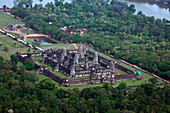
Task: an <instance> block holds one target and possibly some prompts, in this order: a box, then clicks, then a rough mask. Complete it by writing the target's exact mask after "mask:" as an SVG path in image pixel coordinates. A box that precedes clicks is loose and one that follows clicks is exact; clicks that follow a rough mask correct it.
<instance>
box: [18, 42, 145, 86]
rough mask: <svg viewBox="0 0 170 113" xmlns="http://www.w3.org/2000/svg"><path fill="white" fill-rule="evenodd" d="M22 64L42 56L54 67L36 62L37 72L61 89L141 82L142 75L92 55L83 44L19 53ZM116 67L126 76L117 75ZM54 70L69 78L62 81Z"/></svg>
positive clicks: (115, 62) (43, 61)
mask: <svg viewBox="0 0 170 113" xmlns="http://www.w3.org/2000/svg"><path fill="white" fill-rule="evenodd" d="M16 54H17V57H18V58H19V61H21V62H24V61H25V60H32V61H33V62H34V61H35V57H38V56H39V57H42V60H41V62H42V63H44V64H47V65H49V66H50V67H52V70H49V69H48V67H47V66H42V65H39V64H37V63H36V62H34V69H35V70H36V71H37V73H38V74H44V75H45V76H48V77H50V78H52V79H53V80H55V81H57V82H58V83H59V84H60V86H71V85H80V84H96V83H106V82H112V83H114V82H115V81H122V80H135V79H136V80H140V79H142V77H141V75H140V73H134V72H133V71H132V70H129V69H127V68H126V67H123V66H122V65H120V64H119V63H118V62H117V61H116V60H108V59H106V58H104V57H102V56H99V55H98V54H97V52H95V53H93V52H91V51H89V50H88V49H87V48H85V47H83V46H82V45H81V44H80V46H79V48H78V49H77V50H66V49H58V50H56V49H48V50H36V52H35V53H25V54H21V53H16ZM115 68H117V69H119V70H121V71H123V72H125V73H126V74H122V75H116V71H115ZM55 71H60V72H62V73H64V74H65V75H66V76H67V77H65V78H63V77H61V76H59V75H57V74H55V73H54V72H55Z"/></svg>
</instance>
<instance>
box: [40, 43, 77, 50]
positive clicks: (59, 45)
mask: <svg viewBox="0 0 170 113" xmlns="http://www.w3.org/2000/svg"><path fill="white" fill-rule="evenodd" d="M40 47H41V48H43V49H51V48H52V49H62V48H65V49H68V50H75V49H76V48H75V47H74V45H72V44H64V43H58V44H52V45H40Z"/></svg>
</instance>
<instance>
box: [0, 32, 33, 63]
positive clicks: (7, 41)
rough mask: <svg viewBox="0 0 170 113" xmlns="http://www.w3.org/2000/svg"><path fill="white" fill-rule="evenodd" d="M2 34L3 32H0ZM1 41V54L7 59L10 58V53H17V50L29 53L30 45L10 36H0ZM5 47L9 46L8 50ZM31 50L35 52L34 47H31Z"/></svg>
mask: <svg viewBox="0 0 170 113" xmlns="http://www.w3.org/2000/svg"><path fill="white" fill-rule="evenodd" d="M1 35H2V34H1V33H0V36H1ZM0 42H1V43H2V45H1V46H0V56H2V57H3V58H4V59H5V60H10V55H12V54H15V53H16V52H20V53H28V49H29V47H27V46H26V45H24V44H22V43H20V42H17V41H15V40H13V39H12V38H10V37H8V36H5V37H0ZM5 48H7V50H6V51H5ZM30 52H33V49H31V51H30Z"/></svg>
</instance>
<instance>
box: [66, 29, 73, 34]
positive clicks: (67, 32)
mask: <svg viewBox="0 0 170 113" xmlns="http://www.w3.org/2000/svg"><path fill="white" fill-rule="evenodd" d="M65 33H66V34H69V35H72V34H73V31H70V30H68V29H67V30H66V31H65Z"/></svg>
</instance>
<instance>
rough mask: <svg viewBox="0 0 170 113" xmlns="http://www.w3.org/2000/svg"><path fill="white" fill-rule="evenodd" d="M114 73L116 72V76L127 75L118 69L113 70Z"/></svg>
mask: <svg viewBox="0 0 170 113" xmlns="http://www.w3.org/2000/svg"><path fill="white" fill-rule="evenodd" d="M115 71H116V75H124V74H127V73H126V72H124V71H122V70H120V69H118V68H115Z"/></svg>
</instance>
